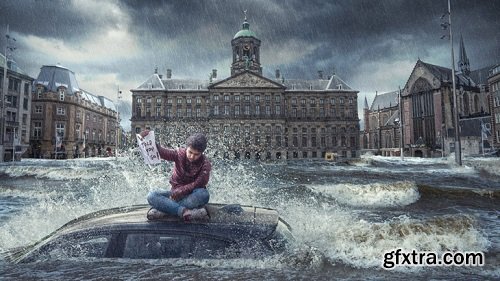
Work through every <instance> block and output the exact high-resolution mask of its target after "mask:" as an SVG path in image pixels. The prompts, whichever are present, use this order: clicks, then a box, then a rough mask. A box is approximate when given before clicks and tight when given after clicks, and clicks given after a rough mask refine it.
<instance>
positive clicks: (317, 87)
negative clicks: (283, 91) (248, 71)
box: [276, 74, 353, 91]
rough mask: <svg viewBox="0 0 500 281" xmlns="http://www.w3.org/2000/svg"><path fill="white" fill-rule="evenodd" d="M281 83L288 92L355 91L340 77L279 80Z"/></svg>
mask: <svg viewBox="0 0 500 281" xmlns="http://www.w3.org/2000/svg"><path fill="white" fill-rule="evenodd" d="M276 81H278V82H279V83H282V84H283V85H284V86H285V87H286V88H287V91H310V90H313V91H325V90H345V91H353V89H352V88H351V87H350V86H349V85H347V83H345V82H344V81H343V80H342V79H341V78H340V77H338V76H337V75H335V74H334V75H332V76H331V77H330V79H328V80H326V79H314V80H306V79H285V80H281V79H277V80H276Z"/></svg>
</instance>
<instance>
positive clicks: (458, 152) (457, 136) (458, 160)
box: [441, 0, 462, 166]
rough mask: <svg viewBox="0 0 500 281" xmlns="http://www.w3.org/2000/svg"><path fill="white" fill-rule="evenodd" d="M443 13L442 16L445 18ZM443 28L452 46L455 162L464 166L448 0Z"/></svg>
mask: <svg viewBox="0 0 500 281" xmlns="http://www.w3.org/2000/svg"><path fill="white" fill-rule="evenodd" d="M444 16H445V15H443V16H442V17H441V18H444ZM441 26H442V27H443V29H448V30H449V37H450V48H451V76H452V83H453V103H454V106H453V115H454V120H455V162H456V163H457V164H458V165H459V166H462V148H461V145H460V128H459V125H460V124H459V118H458V103H457V91H456V86H455V54H454V52H453V33H452V32H451V4H450V0H448V22H443V23H441ZM445 37H446V35H444V36H442V37H441V39H443V38H445Z"/></svg>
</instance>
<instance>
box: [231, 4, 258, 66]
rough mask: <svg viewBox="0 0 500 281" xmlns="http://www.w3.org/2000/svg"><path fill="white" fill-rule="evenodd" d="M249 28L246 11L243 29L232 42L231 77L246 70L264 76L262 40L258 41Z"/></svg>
mask: <svg viewBox="0 0 500 281" xmlns="http://www.w3.org/2000/svg"><path fill="white" fill-rule="evenodd" d="M249 27H250V24H249V23H248V21H247V16H246V11H245V20H244V21H243V25H242V29H241V30H240V31H238V32H237V33H236V34H235V35H234V37H233V40H231V47H232V50H233V63H232V64H231V76H234V75H236V74H238V73H240V72H243V71H245V70H249V71H252V72H255V73H258V74H259V75H262V67H261V66H260V40H259V39H257V36H256V35H255V33H254V32H253V31H251V30H250V29H249Z"/></svg>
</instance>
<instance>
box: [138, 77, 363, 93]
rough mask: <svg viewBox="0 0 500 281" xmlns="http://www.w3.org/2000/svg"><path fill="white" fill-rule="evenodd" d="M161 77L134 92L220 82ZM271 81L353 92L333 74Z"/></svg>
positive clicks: (299, 88) (293, 86) (204, 86)
mask: <svg viewBox="0 0 500 281" xmlns="http://www.w3.org/2000/svg"><path fill="white" fill-rule="evenodd" d="M161 77H162V76H161V75H159V74H157V73H154V74H153V75H151V76H150V77H149V78H148V79H146V81H144V82H143V83H142V84H141V85H140V86H139V87H137V88H136V90H186V91H192V90H207V89H208V87H209V86H210V85H212V84H214V83H217V81H221V80H216V79H214V80H212V81H210V80H209V79H173V78H167V79H162V78H161ZM229 78H230V77H228V79H229ZM264 78H266V77H264ZM270 80H271V79H270ZM271 81H274V82H277V83H279V84H281V85H283V86H285V87H286V88H287V89H286V90H287V91H311V90H312V91H326V90H337V91H338V90H343V91H354V90H353V89H352V88H351V87H350V86H349V85H347V83H346V82H344V81H343V80H342V79H341V78H340V77H338V76H337V75H335V74H334V75H332V76H331V77H330V79H313V80H307V79H282V78H278V79H274V80H271Z"/></svg>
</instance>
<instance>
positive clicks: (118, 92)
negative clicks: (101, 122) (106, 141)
mask: <svg viewBox="0 0 500 281" xmlns="http://www.w3.org/2000/svg"><path fill="white" fill-rule="evenodd" d="M121 98H122V91H120V86H118V91H117V92H116V106H115V108H116V128H115V131H116V140H115V160H116V161H118V142H119V141H118V137H119V128H120V113H119V112H118V102H119V101H120V99H121Z"/></svg>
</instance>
